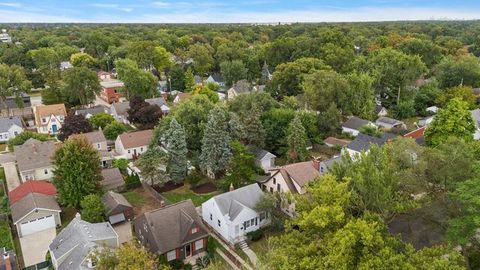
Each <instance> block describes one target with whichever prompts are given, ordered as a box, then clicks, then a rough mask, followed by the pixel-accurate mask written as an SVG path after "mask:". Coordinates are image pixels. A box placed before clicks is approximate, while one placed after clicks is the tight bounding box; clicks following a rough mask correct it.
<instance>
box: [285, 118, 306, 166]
mask: <svg viewBox="0 0 480 270" xmlns="http://www.w3.org/2000/svg"><path fill="white" fill-rule="evenodd" d="M308 144H309V143H308V138H307V133H306V132H305V128H304V127H303V125H302V121H301V119H300V114H296V115H295V117H294V118H293V120H292V122H290V125H289V126H288V131H287V147H288V151H287V158H288V161H289V162H292V163H294V162H298V161H304V160H306V159H307V158H308V156H309V155H308V151H307V146H308Z"/></svg>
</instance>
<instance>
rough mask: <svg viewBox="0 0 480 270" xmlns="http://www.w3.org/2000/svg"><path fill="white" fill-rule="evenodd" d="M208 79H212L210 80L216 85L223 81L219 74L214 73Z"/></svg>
mask: <svg viewBox="0 0 480 270" xmlns="http://www.w3.org/2000/svg"><path fill="white" fill-rule="evenodd" d="M210 77H212V79H213V80H214V81H216V82H217V83H222V82H224V81H225V79H224V78H223V76H222V75H221V74H220V73H214V74H212V75H210Z"/></svg>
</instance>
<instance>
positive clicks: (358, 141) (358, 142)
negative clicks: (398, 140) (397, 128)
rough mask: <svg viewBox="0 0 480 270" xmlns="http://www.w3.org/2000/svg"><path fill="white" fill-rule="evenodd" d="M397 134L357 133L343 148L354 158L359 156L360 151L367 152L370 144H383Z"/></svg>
mask: <svg viewBox="0 0 480 270" xmlns="http://www.w3.org/2000/svg"><path fill="white" fill-rule="evenodd" d="M395 137H397V135H395V134H392V133H383V134H382V135H381V136H380V137H375V136H370V135H365V134H362V133H360V134H358V136H357V137H356V138H355V139H354V140H353V141H352V142H351V143H349V144H348V145H347V147H346V148H344V149H343V150H344V152H346V153H347V154H348V155H350V157H352V158H356V157H358V156H360V153H361V152H365V153H368V151H369V149H370V145H371V144H376V145H378V146H383V145H384V144H386V143H388V142H390V141H392V140H393V139H394V138H395Z"/></svg>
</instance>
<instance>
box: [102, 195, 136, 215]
mask: <svg viewBox="0 0 480 270" xmlns="http://www.w3.org/2000/svg"><path fill="white" fill-rule="evenodd" d="M102 201H103V203H104V204H105V213H106V214H107V216H109V215H110V213H111V212H112V211H113V210H115V209H116V208H117V207H118V206H125V207H130V208H131V207H132V205H131V204H130V203H129V202H128V201H127V199H125V197H123V195H122V194H120V193H116V192H113V191H108V192H107V193H105V194H104V195H103V197H102Z"/></svg>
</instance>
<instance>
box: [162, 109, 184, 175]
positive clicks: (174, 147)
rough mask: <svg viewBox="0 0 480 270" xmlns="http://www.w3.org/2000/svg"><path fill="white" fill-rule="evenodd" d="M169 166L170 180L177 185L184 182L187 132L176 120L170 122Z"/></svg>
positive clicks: (168, 136)
mask: <svg viewBox="0 0 480 270" xmlns="http://www.w3.org/2000/svg"><path fill="white" fill-rule="evenodd" d="M166 140H167V151H168V155H169V157H168V165H167V171H168V173H169V174H170V179H171V180H172V181H174V182H176V183H179V182H182V181H183V180H184V179H185V176H186V175H187V151H188V150H187V141H186V138H185V130H184V129H183V127H182V125H180V124H179V123H178V122H177V120H175V118H173V119H172V121H170V128H169V129H168V131H167V136H166Z"/></svg>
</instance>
